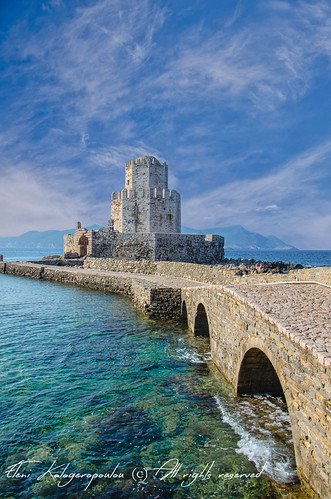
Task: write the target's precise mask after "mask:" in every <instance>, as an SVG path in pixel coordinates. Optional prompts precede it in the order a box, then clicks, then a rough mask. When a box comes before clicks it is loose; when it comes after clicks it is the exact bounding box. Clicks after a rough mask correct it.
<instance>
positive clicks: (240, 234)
mask: <svg viewBox="0 0 331 499" xmlns="http://www.w3.org/2000/svg"><path fill="white" fill-rule="evenodd" d="M100 227H101V226H100V225H97V224H95V225H91V226H90V227H87V229H93V230H98V229H100ZM74 232H75V229H68V230H46V231H43V232H39V231H37V230H31V231H29V232H25V233H24V234H21V235H20V236H16V237H0V248H48V249H52V248H54V249H59V248H62V247H63V235H64V234H73V233H74ZM182 233H183V234H220V235H221V236H223V237H224V239H225V248H226V249H283V250H288V249H297V248H295V247H294V246H291V245H290V244H286V243H284V241H281V240H280V239H278V238H277V237H275V236H262V235H261V234H258V233H257V232H249V231H248V230H246V229H244V227H242V226H241V225H231V226H230V227H214V228H212V229H203V230H198V229H191V228H189V227H184V226H182Z"/></svg>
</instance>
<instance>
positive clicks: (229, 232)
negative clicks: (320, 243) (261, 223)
mask: <svg viewBox="0 0 331 499" xmlns="http://www.w3.org/2000/svg"><path fill="white" fill-rule="evenodd" d="M182 232H183V233H184V234H219V235H221V236H223V237H224V247H225V249H274V250H276V249H282V250H290V249H291V250H293V249H298V248H295V246H291V245H290V244H287V243H284V241H282V240H281V239H278V237H276V236H262V234H259V233H258V232H249V231H248V230H246V229H244V227H242V226H241V225H230V226H229V227H213V228H211V229H203V230H197V229H190V228H189V227H182Z"/></svg>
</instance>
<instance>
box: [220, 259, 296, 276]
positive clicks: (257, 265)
mask: <svg viewBox="0 0 331 499" xmlns="http://www.w3.org/2000/svg"><path fill="white" fill-rule="evenodd" d="M216 267H225V268H227V269H229V270H233V271H234V272H235V274H236V275H247V274H265V273H267V272H269V273H271V274H284V273H287V272H289V271H290V270H298V269H303V268H304V266H303V265H301V264H296V265H295V264H293V263H285V262H282V261H279V262H263V261H261V260H254V259H253V258H252V259H250V260H248V259H244V258H238V259H234V258H224V260H222V262H221V263H219V264H218V265H216Z"/></svg>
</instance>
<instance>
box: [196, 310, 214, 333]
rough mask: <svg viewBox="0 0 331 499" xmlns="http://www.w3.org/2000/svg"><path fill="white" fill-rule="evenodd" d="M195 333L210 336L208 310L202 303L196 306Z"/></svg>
mask: <svg viewBox="0 0 331 499" xmlns="http://www.w3.org/2000/svg"><path fill="white" fill-rule="evenodd" d="M194 334H195V336H207V337H210V332H209V322H208V317H207V312H206V308H205V306H204V305H203V304H202V303H199V305H198V306H197V308H196V312H195V319H194Z"/></svg>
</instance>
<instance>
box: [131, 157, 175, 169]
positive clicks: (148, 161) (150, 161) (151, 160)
mask: <svg viewBox="0 0 331 499" xmlns="http://www.w3.org/2000/svg"><path fill="white" fill-rule="evenodd" d="M134 165H148V166H152V165H158V166H167V163H165V162H164V163H162V164H161V163H160V161H159V160H158V159H157V158H155V157H154V156H140V157H139V158H137V159H131V160H130V161H127V162H126V163H125V166H126V167H132V166H134Z"/></svg>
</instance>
